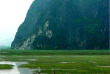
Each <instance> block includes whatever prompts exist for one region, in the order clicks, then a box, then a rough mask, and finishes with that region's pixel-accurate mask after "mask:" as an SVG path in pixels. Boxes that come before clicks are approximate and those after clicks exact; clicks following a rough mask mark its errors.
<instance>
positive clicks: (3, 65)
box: [0, 64, 13, 70]
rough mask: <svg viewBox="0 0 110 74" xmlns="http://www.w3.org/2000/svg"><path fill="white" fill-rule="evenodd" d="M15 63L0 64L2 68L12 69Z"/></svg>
mask: <svg viewBox="0 0 110 74" xmlns="http://www.w3.org/2000/svg"><path fill="white" fill-rule="evenodd" d="M12 68H13V65H8V64H0V70H1V69H2V70H3V69H12Z"/></svg>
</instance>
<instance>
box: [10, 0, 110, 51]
mask: <svg viewBox="0 0 110 74" xmlns="http://www.w3.org/2000/svg"><path fill="white" fill-rule="evenodd" d="M108 12H109V0H35V1H34V2H33V3H32V5H31V7H30V9H29V11H28V13H27V16H26V18H25V21H24V22H23V23H22V24H21V26H20V27H19V29H18V32H17V34H16V36H15V39H14V41H13V43H12V46H11V47H12V48H13V49H108V48H109V13H108Z"/></svg>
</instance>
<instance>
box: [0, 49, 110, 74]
mask: <svg viewBox="0 0 110 74" xmlns="http://www.w3.org/2000/svg"><path fill="white" fill-rule="evenodd" d="M2 52H3V53H2ZM4 52H5V53H4ZM1 54H2V56H5V57H1V59H2V60H5V61H23V62H24V61H25V62H28V64H23V65H21V66H20V67H21V68H30V69H37V68H38V67H40V68H41V69H42V71H41V72H42V73H45V74H52V69H54V70H55V72H56V74H110V67H109V66H110V55H109V51H108V50H68V51H67V50H47V51H46V50H27V51H26V50H23V51H19V50H8V51H7V50H2V51H1ZM30 59H34V60H30ZM62 62H64V63H62ZM65 62H66V63H65ZM106 66H108V67H106ZM35 72H36V73H37V70H36V71H35Z"/></svg>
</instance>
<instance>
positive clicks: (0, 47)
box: [0, 45, 10, 49]
mask: <svg viewBox="0 0 110 74" xmlns="http://www.w3.org/2000/svg"><path fill="white" fill-rule="evenodd" d="M9 48H10V46H5V45H0V49H9Z"/></svg>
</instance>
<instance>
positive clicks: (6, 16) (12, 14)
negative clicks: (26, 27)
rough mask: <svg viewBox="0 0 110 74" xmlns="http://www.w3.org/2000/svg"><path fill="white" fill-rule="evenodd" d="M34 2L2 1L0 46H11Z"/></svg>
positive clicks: (20, 0)
mask: <svg viewBox="0 0 110 74" xmlns="http://www.w3.org/2000/svg"><path fill="white" fill-rule="evenodd" d="M32 2H33V0H0V45H11V42H12V41H13V39H14V37H15V34H16V32H17V29H18V27H19V25H20V24H21V23H22V22H23V21H24V19H25V16H26V13H27V11H28V9H29V7H30V5H31V3H32Z"/></svg>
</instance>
